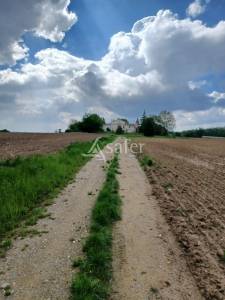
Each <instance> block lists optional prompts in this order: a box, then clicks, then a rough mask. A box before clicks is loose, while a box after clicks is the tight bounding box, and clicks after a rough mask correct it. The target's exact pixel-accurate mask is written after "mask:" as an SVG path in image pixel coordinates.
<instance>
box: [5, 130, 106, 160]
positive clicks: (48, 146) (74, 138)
mask: <svg viewBox="0 0 225 300" xmlns="http://www.w3.org/2000/svg"><path fill="white" fill-rule="evenodd" d="M98 136H101V134H92V133H0V159H5V158H15V157H16V156H19V155H23V156H26V155H31V154H44V153H51V152H55V151H58V150H60V149H63V148H65V147H66V146H68V145H70V144H71V143H75V142H84V141H91V140H94V139H95V138H96V137H98Z"/></svg>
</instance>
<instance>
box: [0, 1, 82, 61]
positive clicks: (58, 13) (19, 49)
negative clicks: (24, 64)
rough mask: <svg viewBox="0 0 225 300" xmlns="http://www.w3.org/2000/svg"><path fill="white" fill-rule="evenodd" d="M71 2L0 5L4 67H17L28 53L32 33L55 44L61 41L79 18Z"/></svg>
mask: <svg viewBox="0 0 225 300" xmlns="http://www.w3.org/2000/svg"><path fill="white" fill-rule="evenodd" d="M69 3H70V0H38V1H37V0H23V1H20V0H7V1H1V3H0V36H1V40H0V64H9V65H13V64H15V63H16V61H17V60H20V59H22V58H25V57H26V55H27V52H28V49H27V47H26V46H25V45H24V44H23V42H22V37H23V34H24V33H26V32H28V31H30V32H33V33H34V34H35V35H37V36H40V37H43V38H45V39H49V40H50V41H52V42H58V41H61V40H62V39H63V37H64V35H65V32H66V31H67V30H69V29H70V27H71V26H72V25H73V24H74V23H75V22H76V20H77V17H76V15H75V14H74V13H73V12H69V11H68V5H69Z"/></svg>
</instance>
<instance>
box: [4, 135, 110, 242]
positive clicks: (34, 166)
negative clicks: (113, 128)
mask: <svg viewBox="0 0 225 300" xmlns="http://www.w3.org/2000/svg"><path fill="white" fill-rule="evenodd" d="M113 138H114V137H112V136H108V137H104V138H102V139H101V140H100V141H99V145H100V147H101V148H103V147H104V146H105V145H106V144H107V143H109V142H111V141H112V140H113ZM91 144H92V142H78V143H75V144H72V145H70V146H69V147H67V148H66V149H64V150H63V151H60V152H58V153H56V154H51V155H34V156H30V157H27V158H21V157H19V158H16V159H14V160H6V161H0V240H1V239H2V238H4V237H5V235H6V233H7V232H8V231H10V230H12V229H14V228H15V227H17V226H18V223H19V222H20V221H21V220H24V219H25V218H26V216H27V215H28V214H30V212H31V211H32V210H33V209H34V208H35V207H38V206H40V205H41V204H42V203H43V201H44V200H46V199H49V198H51V197H53V196H54V195H55V194H56V193H57V192H58V191H59V190H60V189H61V188H62V187H64V186H65V185H66V184H67V183H68V182H69V181H70V180H71V179H72V178H73V177H74V174H75V173H76V172H77V171H78V170H79V169H80V168H81V167H82V166H83V165H84V164H85V163H86V162H87V161H88V159H89V158H88V157H85V156H83V155H82V154H83V153H87V152H88V150H89V149H90V147H91Z"/></svg>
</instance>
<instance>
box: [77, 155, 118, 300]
mask: <svg viewBox="0 0 225 300" xmlns="http://www.w3.org/2000/svg"><path fill="white" fill-rule="evenodd" d="M118 167H119V163H118V156H117V155H116V156H115V158H114V159H113V160H112V162H111V164H110V166H109V169H108V172H107V178H106V182H105V184H104V186H103V188H102V190H101V192H100V194H99V196H98V198H97V201H96V204H95V207H94V209H93V211H92V222H91V229H90V234H89V237H88V238H87V240H86V243H85V245H84V248H83V250H84V253H85V258H84V259H83V260H82V259H81V260H78V261H75V263H74V266H75V267H79V268H80V272H79V273H78V274H77V275H76V276H75V278H74V280H73V283H72V299H74V300H75V299H76V300H103V299H107V298H108V295H109V292H110V283H111V280H112V225H113V223H114V222H115V221H117V220H119V219H120V215H121V211H120V207H121V199H120V197H119V183H118V181H117V179H116V174H117V173H118Z"/></svg>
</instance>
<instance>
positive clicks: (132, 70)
mask: <svg viewBox="0 0 225 300" xmlns="http://www.w3.org/2000/svg"><path fill="white" fill-rule="evenodd" d="M61 2H62V1H61ZM64 2H65V1H64ZM224 49H225V22H224V21H221V22H219V23H218V24H217V25H215V26H214V27H208V26H206V25H205V24H203V23H202V22H201V21H192V20H190V19H188V18H187V19H178V17H177V16H176V15H174V14H173V13H172V12H170V11H168V10H166V11H159V12H158V14H157V15H156V16H152V17H147V18H144V19H142V20H140V21H138V22H136V23H135V24H134V26H133V29H132V30H131V32H128V33H126V32H120V33H117V34H116V35H114V36H113V37H112V38H111V42H110V45H109V49H108V52H107V54H106V55H105V56H104V57H102V59H101V60H99V61H91V60H85V59H82V58H79V57H76V56H73V55H71V54H69V53H68V52H66V51H60V50H57V49H53V48H51V49H45V50H42V51H40V52H38V53H37V54H36V59H37V62H36V63H33V64H32V63H24V64H23V65H22V67H21V68H20V69H19V70H16V71H15V70H14V71H13V70H12V69H10V68H8V69H6V70H3V71H0V119H1V122H0V125H1V124H2V123H3V120H4V119H5V120H6V118H7V120H8V119H9V115H10V114H12V111H13V116H14V120H15V121H14V122H15V124H14V126H13V125H12V122H11V123H10V124H11V126H12V128H14V129H17V127H16V126H17V125H16V124H18V120H22V121H20V122H22V123H23V124H24V126H25V124H29V126H33V127H31V128H29V129H30V130H32V129H33V130H34V129H35V130H41V129H42V128H48V129H49V130H50V129H52V128H53V127H54V126H56V124H57V128H60V127H63V128H65V120H68V119H69V117H70V116H71V117H72V116H81V115H82V114H83V113H84V112H87V111H89V112H99V113H101V114H103V116H105V117H106V118H107V119H109V118H111V117H114V116H126V117H129V118H131V119H135V118H136V117H137V116H138V115H140V114H141V113H142V112H143V110H144V109H146V110H147V112H148V113H155V112H159V111H160V110H163V109H168V110H172V111H176V112H182V114H183V115H182V116H183V117H184V118H185V119H186V124H187V126H192V125H193V124H197V123H198V121H195V122H194V123H191V120H190V121H189V119H190V118H193V116H195V118H196V120H197V118H199V120H202V121H204V122H205V120H207V118H205V119H204V118H203V117H202V115H204V112H207V111H210V110H211V112H212V113H214V112H215V114H216V115H217V116H221V115H222V113H221V111H223V106H224V103H223V101H219V102H218V101H217V102H218V103H216V101H212V98H213V99H215V98H216V97H217V98H218V95H217V94H215V92H214V94H213V93H212V94H210V95H208V94H206V93H205V92H204V90H203V89H202V88H203V86H204V85H205V84H206V83H207V85H208V83H210V82H208V81H209V79H207V82H206V80H204V77H207V75H208V74H212V76H213V75H215V76H217V75H221V74H223V72H224V69H225V51H224ZM219 100H220V99H219ZM218 105H220V106H221V107H218ZM214 106H215V108H214ZM214 109H215V110H214ZM217 111H219V112H220V114H219V113H216V112H217ZM62 112H63V115H62V114H60V113H62ZM199 112H202V113H199ZM21 116H23V117H21ZM177 116H178V117H179V120H181V117H180V116H181V113H180V114H178V113H177ZM185 119H182V122H181V121H179V122H178V124H181V125H180V126H182V127H185V126H186V125H185ZM35 120H36V121H35ZM221 120H222V118H221ZM60 122H61V123H60ZM199 122H200V121H199ZM210 122H211V121H210ZM60 124H61V126H60ZM2 126H3V125H2ZM20 126H21V128H22V124H20ZM3 127H7V126H6V125H5V126H3ZM9 129H10V128H9Z"/></svg>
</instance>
